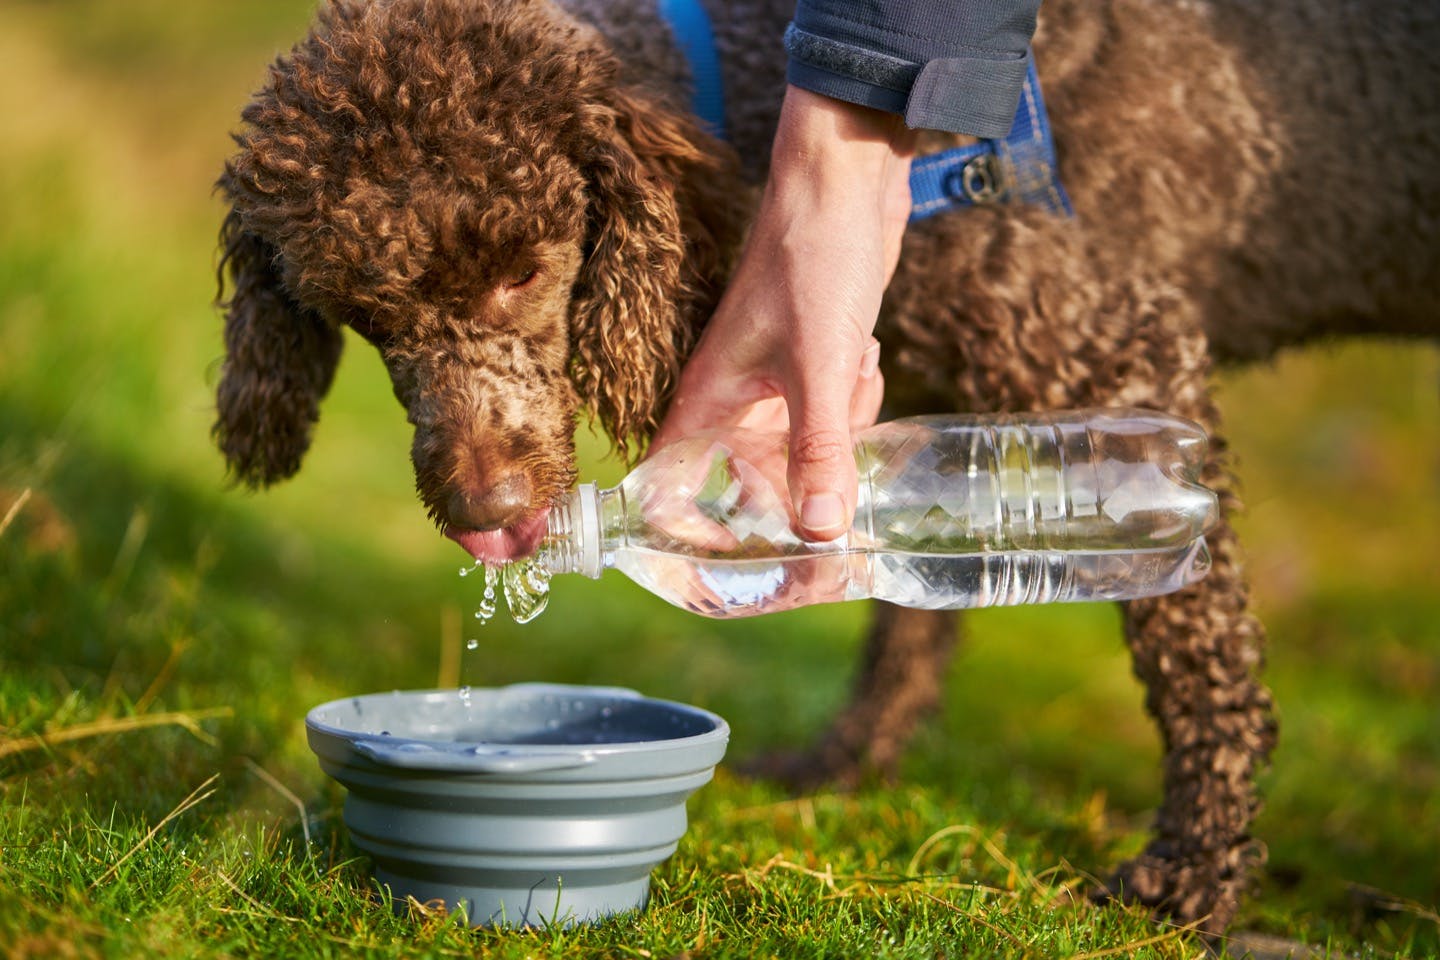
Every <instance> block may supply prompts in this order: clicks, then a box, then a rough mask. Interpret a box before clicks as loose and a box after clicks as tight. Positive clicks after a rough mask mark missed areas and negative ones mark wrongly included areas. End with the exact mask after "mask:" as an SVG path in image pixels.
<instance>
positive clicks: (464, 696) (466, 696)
mask: <svg viewBox="0 0 1440 960" xmlns="http://www.w3.org/2000/svg"><path fill="white" fill-rule="evenodd" d="M460 702H461V703H463V704H465V706H467V707H468V706H470V687H469V685H468V684H467V685H465V686H463V687H461V688H460Z"/></svg>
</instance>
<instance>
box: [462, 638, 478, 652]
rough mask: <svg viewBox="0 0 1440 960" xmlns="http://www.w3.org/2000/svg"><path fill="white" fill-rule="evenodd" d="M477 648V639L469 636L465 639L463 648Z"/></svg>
mask: <svg viewBox="0 0 1440 960" xmlns="http://www.w3.org/2000/svg"><path fill="white" fill-rule="evenodd" d="M479 648H480V641H479V640H476V639H475V638H474V637H471V638H470V639H469V640H466V641H465V649H466V650H478V649H479Z"/></svg>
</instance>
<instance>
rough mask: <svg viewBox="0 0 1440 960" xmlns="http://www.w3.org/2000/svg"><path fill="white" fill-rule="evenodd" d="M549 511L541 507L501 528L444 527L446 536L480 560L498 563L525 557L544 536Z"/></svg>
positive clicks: (537, 546)
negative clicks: (533, 512)
mask: <svg viewBox="0 0 1440 960" xmlns="http://www.w3.org/2000/svg"><path fill="white" fill-rule="evenodd" d="M549 516H550V511H549V510H541V511H540V512H539V513H536V514H534V515H533V516H530V517H526V518H525V519H524V520H521V521H520V522H519V523H516V524H513V525H511V526H508V527H505V528H504V529H502V530H465V529H461V528H459V527H446V528H445V536H447V537H449V538H450V539H451V540H454V541H455V542H456V543H458V544H460V546H461V547H463V548H464V549H465V552H466V553H468V554H470V556H472V557H474V558H475V559H476V560H478V561H480V562H481V563H488V564H500V563H508V562H509V561H511V560H519V559H520V558H521V557H528V556H530V554H532V553H534V552H535V551H536V550H537V549H539V547H540V541H541V540H543V539H545V529H546V523H547V521H548V519H549Z"/></svg>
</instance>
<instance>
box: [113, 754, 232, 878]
mask: <svg viewBox="0 0 1440 960" xmlns="http://www.w3.org/2000/svg"><path fill="white" fill-rule="evenodd" d="M219 779H220V774H218V773H212V774H211V775H210V776H209V778H208V779H206V781H205V782H204V783H202V784H200V786H198V787H196V788H195V789H194V790H191V791H190V795H189V796H188V797H186V798H185V799H184V800H181V801H180V802H179V803H178V804H177V805H176V806H175V809H173V810H171V811H170V812H169V813H167V814H165V816H164V817H162V818H161V819H160V822H159V823H157V824H155V826H153V827H151V828H150V832H149V833H147V834H145V836H143V837H141V838H140V842H139V843H137V844H135V846H133V847H131V848H130V849H129V850H128V851H127V852H126V853H125V856H123V857H121V858H120V859H119V860H116V861H115V862H114V863H112V864H111V865H110V869H108V870H106V871H105V872H104V873H102V874H100V876H99V877H97V878H96V879H95V880H93V881H92V882H91V883H90V889H92V890H93V889H95V888H96V887H98V886H100V884H102V883H104V882H105V881H106V880H108V879H110V878H111V877H112V876H114V875H115V872H116V871H117V870H119V869H120V868H121V867H122V866H124V865H125V862H126V861H127V860H129V859H130V858H131V857H133V856H135V854H137V853H139V852H140V850H141V849H143V848H144V846H145V845H146V844H147V843H149V842H150V841H151V840H153V839H155V835H156V834H157V833H159V832H160V831H161V830H163V829H164V828H165V825H166V824H167V823H169V822H170V821H171V820H174V819H176V818H178V817H181V816H183V815H184V814H185V812H186V811H187V810H190V809H191V808H192V807H195V806H196V805H198V804H200V803H201V802H203V801H204V800H205V799H207V798H208V797H210V796H211V795H213V794H214V793H215V790H214V787H213V784H214V783H215V781H216V780H219Z"/></svg>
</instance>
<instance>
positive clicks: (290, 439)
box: [211, 212, 344, 488]
mask: <svg viewBox="0 0 1440 960" xmlns="http://www.w3.org/2000/svg"><path fill="white" fill-rule="evenodd" d="M220 243H221V247H222V249H223V251H224V254H223V257H222V259H221V261H220V268H219V270H220V274H221V276H220V284H221V306H222V307H223V308H224V309H225V362H224V366H223V367H222V369H221V375H220V386H219V388H218V390H217V392H216V406H217V408H218V416H217V418H216V420H215V426H214V427H213V428H212V431H211V432H212V434H213V436H214V437H215V442H216V443H217V444H218V445H219V447H220V450H221V451H222V452H223V453H224V454H225V460H226V462H227V463H228V464H229V466H230V472H231V474H232V475H233V476H234V478H235V479H236V480H238V481H240V482H242V483H244V484H245V485H246V486H249V487H252V488H254V487H263V486H268V485H269V484H272V483H275V482H276V481H278V480H284V479H286V478H287V477H290V476H292V475H293V474H294V473H295V472H296V471H297V470H299V469H300V460H301V458H302V457H303V456H304V454H305V451H306V449H307V448H308V447H309V446H310V431H311V428H312V427H313V426H314V425H315V422H316V420H318V419H319V417H320V400H321V398H323V397H324V396H325V393H326V391H327V390H329V389H330V382H331V381H332V380H333V379H334V377H335V367H336V364H337V363H338V362H339V360H340V348H341V345H342V344H343V342H344V341H343V339H342V337H341V334H340V331H339V330H338V329H336V328H335V327H334V326H333V325H331V324H330V323H328V322H327V321H326V320H325V319H324V318H323V317H321V316H320V315H319V314H317V313H315V312H314V311H313V310H308V309H306V308H304V307H302V306H301V305H299V304H298V303H296V302H295V301H294V299H293V298H292V297H291V296H290V295H289V293H288V292H287V291H286V289H285V286H284V284H283V282H282V279H281V276H280V272H279V270H278V268H277V266H276V254H275V249H274V247H272V246H271V245H270V244H268V243H266V242H265V241H264V240H263V239H262V238H261V237H259V236H257V235H256V234H254V233H250V232H247V231H246V230H245V229H244V228H243V226H242V225H241V222H240V217H239V215H238V214H236V213H234V212H231V213H230V215H229V216H227V217H226V219H225V223H224V225H223V226H222V227H221V229H220ZM227 271H228V273H229V276H230V282H231V294H230V299H229V300H224V282H225V281H224V275H225V273H226V272H227Z"/></svg>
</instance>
